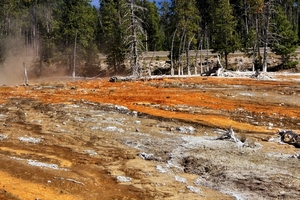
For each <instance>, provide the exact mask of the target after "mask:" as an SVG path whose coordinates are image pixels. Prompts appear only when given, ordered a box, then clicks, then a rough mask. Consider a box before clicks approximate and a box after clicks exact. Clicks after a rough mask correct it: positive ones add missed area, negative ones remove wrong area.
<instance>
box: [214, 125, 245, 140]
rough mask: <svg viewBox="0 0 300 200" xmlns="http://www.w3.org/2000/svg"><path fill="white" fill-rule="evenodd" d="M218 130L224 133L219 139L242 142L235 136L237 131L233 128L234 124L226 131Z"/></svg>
mask: <svg viewBox="0 0 300 200" xmlns="http://www.w3.org/2000/svg"><path fill="white" fill-rule="evenodd" d="M217 132H218V133H221V134H222V135H221V136H219V137H218V138H217V140H233V141H234V142H236V143H242V142H241V141H240V140H239V139H238V138H236V137H235V133H234V131H233V129H232V126H230V129H229V130H228V131H226V132H224V131H223V130H222V131H217Z"/></svg>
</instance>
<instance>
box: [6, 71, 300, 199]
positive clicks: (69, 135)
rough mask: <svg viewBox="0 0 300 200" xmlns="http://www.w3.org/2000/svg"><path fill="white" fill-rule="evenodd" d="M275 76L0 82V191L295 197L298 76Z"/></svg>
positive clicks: (299, 177)
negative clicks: (289, 134)
mask: <svg viewBox="0 0 300 200" xmlns="http://www.w3.org/2000/svg"><path fill="white" fill-rule="evenodd" d="M272 76H273V79H272V80H256V79H249V78H213V77H205V78H204V77H192V78H177V79H167V78H165V79H162V80H151V81H144V82H139V81H136V82H120V83H110V82H108V80H107V79H97V80H76V81H71V80H63V79H61V80H44V81H36V82H32V83H31V84H30V85H29V86H28V87H24V86H2V87H0V93H1V96H0V103H1V104H0V122H1V123H0V199H1V200H3V199H13V200H14V199H28V200H29V199H32V200H34V199H39V200H42V199H43V200H45V199H51V200H53V199H126V200H127V199H172V200H173V199H174V200H175V199H299V197H300V173H299V172H300V159H299V158H298V156H299V154H300V149H297V148H295V147H294V146H292V145H288V144H284V143H282V142H280V139H279V135H278V133H277V131H278V129H281V130H284V129H286V130H293V131H294V132H296V133H298V134H299V126H300V101H299V98H300V75H297V74H296V75H295V74H294V75H288V74H287V75H276V74H274V75H272ZM230 126H232V128H233V130H234V131H235V133H236V135H237V137H238V138H244V139H245V138H246V142H245V143H244V144H243V145H241V144H239V143H235V142H233V141H230V140H228V141H227V140H216V138H218V136H219V134H218V133H217V132H216V131H215V130H216V129H223V130H225V129H228V128H229V127H230Z"/></svg>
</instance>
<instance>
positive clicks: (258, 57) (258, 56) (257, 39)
mask: <svg viewBox="0 0 300 200" xmlns="http://www.w3.org/2000/svg"><path fill="white" fill-rule="evenodd" d="M255 23H256V43H257V46H256V48H257V59H258V65H259V67H261V65H262V64H261V56H260V49H259V41H260V37H259V26H258V14H256V22H255Z"/></svg>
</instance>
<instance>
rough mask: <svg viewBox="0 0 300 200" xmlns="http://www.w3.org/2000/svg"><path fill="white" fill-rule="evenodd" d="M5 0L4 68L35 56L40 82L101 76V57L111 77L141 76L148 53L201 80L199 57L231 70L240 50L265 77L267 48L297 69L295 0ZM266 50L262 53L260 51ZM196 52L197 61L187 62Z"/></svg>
mask: <svg viewBox="0 0 300 200" xmlns="http://www.w3.org/2000/svg"><path fill="white" fill-rule="evenodd" d="M90 3H91V0H1V2H0V10H1V14H0V21H1V22H0V64H1V65H2V64H3V63H4V62H5V58H6V57H7V56H9V55H25V56H26V55H29V54H30V55H32V54H33V55H34V56H36V57H37V59H36V62H35V71H36V73H37V74H38V75H41V74H43V70H45V69H48V68H51V67H53V66H55V67H58V68H65V70H66V71H67V72H69V73H70V74H71V73H73V75H75V69H76V70H77V71H76V74H79V75H82V76H93V75H95V74H97V73H99V72H100V67H99V65H98V64H97V62H98V61H97V58H98V54H99V53H103V54H105V55H106V60H105V62H106V63H107V65H108V66H109V68H111V69H112V71H114V73H120V72H123V71H124V70H126V66H127V64H128V63H129V65H130V69H131V74H132V75H133V76H135V77H140V76H141V75H142V73H143V71H145V70H147V67H146V66H143V64H141V59H143V53H145V52H147V51H160V50H164V51H169V52H170V54H169V59H170V63H171V67H170V74H171V75H174V74H175V73H178V75H183V74H188V75H191V74H196V75H197V74H201V73H202V68H201V67H200V69H198V67H199V59H200V63H202V62H204V61H205V56H204V58H203V57H202V55H200V52H201V51H200V50H202V49H212V50H213V52H215V53H218V55H219V56H220V59H221V61H222V63H223V64H224V66H225V67H226V68H228V55H229V54H230V53H233V52H235V51H237V50H239V51H242V52H244V53H245V55H247V56H249V57H251V58H252V59H253V69H255V68H256V69H258V68H260V69H261V70H263V71H267V68H268V63H267V56H268V55H267V53H268V51H267V49H270V50H271V51H272V52H273V53H275V54H277V55H279V56H280V58H281V61H282V63H281V65H280V67H281V68H293V67H295V66H296V65H297V64H298V63H297V62H296V61H295V60H294V59H293V57H294V56H295V55H294V52H295V50H296V48H297V47H298V43H299V39H298V38H299V32H300V31H299V28H300V27H299V24H300V20H299V1H298V0H297V1H294V0H285V1H282V0H189V1H186V0H164V1H161V2H160V3H159V6H157V4H156V2H155V1H154V2H152V1H150V0H100V1H99V7H93V6H92V5H91V4H90ZM260 48H263V49H264V51H262V52H261V51H260ZM190 50H195V52H196V54H195V55H196V56H193V57H191V56H190V55H189V52H190Z"/></svg>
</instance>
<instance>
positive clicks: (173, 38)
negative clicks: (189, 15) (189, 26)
mask: <svg viewBox="0 0 300 200" xmlns="http://www.w3.org/2000/svg"><path fill="white" fill-rule="evenodd" d="M176 32H177V28H176V29H175V31H174V34H173V37H172V45H171V52H170V54H171V76H174V60H173V49H174V40H175V35H176Z"/></svg>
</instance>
